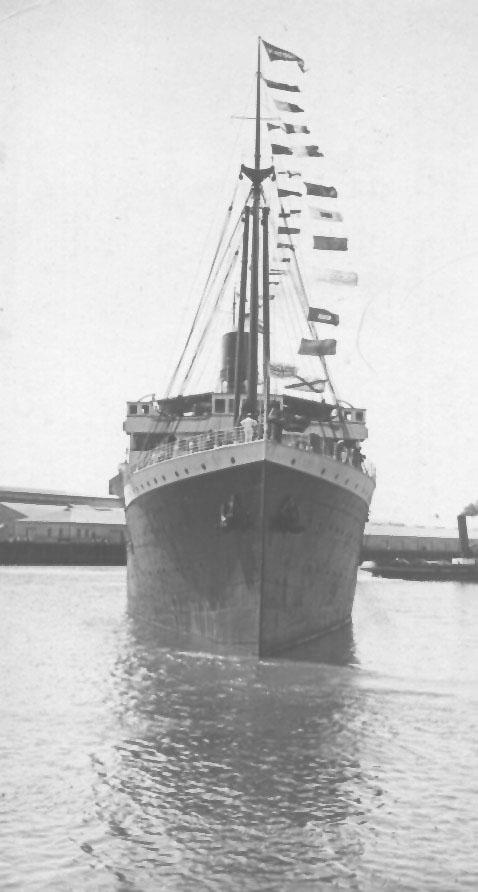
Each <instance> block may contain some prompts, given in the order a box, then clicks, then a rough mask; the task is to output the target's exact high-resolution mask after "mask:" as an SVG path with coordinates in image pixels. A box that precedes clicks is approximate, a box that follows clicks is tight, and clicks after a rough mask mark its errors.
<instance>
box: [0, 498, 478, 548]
mask: <svg viewBox="0 0 478 892" xmlns="http://www.w3.org/2000/svg"><path fill="white" fill-rule="evenodd" d="M125 538H126V527H125V519H124V510H123V505H122V502H121V501H120V499H118V498H117V497H116V496H87V495H78V494H71V493H65V492H52V491H48V490H39V489H19V488H18V487H17V488H14V487H5V486H4V487H1V486H0V564H5V563H19V564H21V563H28V564H35V563H40V564H50V563H51V564H62V563H65V564H74V563H77V564H83V563H85V564H90V563H91V564H102V563H103V564H124V563H126V548H125ZM470 545H471V547H472V549H473V550H474V551H478V538H474V537H473V533H472V532H471V535H470ZM460 554H461V551H460V540H459V536H458V530H457V529H456V528H449V529H446V528H444V527H424V526H405V525H404V524H399V523H377V522H374V521H369V522H368V523H367V524H366V526H365V533H364V540H363V549H362V562H364V561H376V562H378V563H380V562H383V563H389V562H390V561H392V560H393V559H394V558H397V557H398V558H405V559H408V560H410V559H417V558H426V559H428V560H447V559H451V558H453V557H459V556H460Z"/></svg>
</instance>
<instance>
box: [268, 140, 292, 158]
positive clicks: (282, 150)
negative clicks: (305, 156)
mask: <svg viewBox="0 0 478 892" xmlns="http://www.w3.org/2000/svg"><path fill="white" fill-rule="evenodd" d="M271 148H272V154H273V155H293V154H294V153H293V151H292V149H289V148H288V147H287V146H279V145H277V143H275V142H273V143H272V146H271Z"/></svg>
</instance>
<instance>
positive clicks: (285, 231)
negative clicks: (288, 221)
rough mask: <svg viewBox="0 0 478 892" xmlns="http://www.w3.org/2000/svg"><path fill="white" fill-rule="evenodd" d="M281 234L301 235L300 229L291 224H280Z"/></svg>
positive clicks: (279, 231) (279, 230)
mask: <svg viewBox="0 0 478 892" xmlns="http://www.w3.org/2000/svg"><path fill="white" fill-rule="evenodd" d="M277 231H278V233H279V235H299V232H300V229H296V228H292V229H291V228H290V227H289V226H279V228H278V230H277Z"/></svg>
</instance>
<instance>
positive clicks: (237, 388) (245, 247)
mask: <svg viewBox="0 0 478 892" xmlns="http://www.w3.org/2000/svg"><path fill="white" fill-rule="evenodd" d="M250 212H251V209H250V208H249V207H248V205H246V206H245V208H244V232H243V234H242V265H241V290H240V294H239V313H238V319H237V340H236V362H235V369H234V426H236V425H237V424H238V422H239V414H240V405H241V388H242V373H243V368H244V359H243V357H244V320H245V318H246V295H247V260H248V251H249V215H250Z"/></svg>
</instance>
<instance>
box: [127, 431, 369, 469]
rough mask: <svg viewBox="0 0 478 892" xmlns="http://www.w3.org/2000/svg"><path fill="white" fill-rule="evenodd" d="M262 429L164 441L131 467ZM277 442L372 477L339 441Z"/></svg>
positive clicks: (243, 439) (244, 439) (296, 438)
mask: <svg viewBox="0 0 478 892" xmlns="http://www.w3.org/2000/svg"><path fill="white" fill-rule="evenodd" d="M263 439H264V430H263V426H262V424H259V425H258V426H257V430H256V431H255V432H254V435H253V436H252V437H251V435H250V434H249V435H246V434H245V431H244V429H243V428H242V427H234V428H229V430H219V431H208V432H207V433H205V434H199V435H198V436H190V437H182V438H179V439H178V440H176V441H175V442H174V443H168V444H167V445H165V446H161V447H158V448H157V449H152V450H151V452H148V454H147V455H146V456H144V457H143V458H142V459H140V460H139V462H138V463H137V464H136V465H135V466H134V468H132V471H133V473H134V472H135V471H139V470H141V468H146V467H149V466H150V465H156V464H158V463H160V462H163V461H167V460H168V459H171V458H178V457H179V456H182V455H193V454H194V453H196V452H206V451H207V450H209V449H221V448H222V447H223V446H234V445H236V444H238V443H248V442H251V441H252V440H263ZM280 442H281V445H282V446H287V447H288V448H289V449H298V450H299V451H300V452H308V453H315V454H316V455H326V456H327V457H328V458H332V459H334V461H337V462H340V463H341V464H347V465H351V466H352V467H354V468H356V470H358V471H362V473H363V474H365V475H366V476H367V477H371V478H372V479H373V480H375V467H374V465H373V464H372V463H371V462H365V461H364V459H363V457H361V456H360V453H357V450H355V449H349V448H347V447H346V446H344V445H343V444H341V443H339V442H335V443H334V444H333V450H332V451H331V450H330V448H327V447H328V444H326V442H325V440H324V439H323V438H321V437H319V436H315V437H314V440H313V442H311V440H310V438H308V437H305V436H303V435H301V434H291V433H288V432H284V433H283V434H282V437H281V440H280Z"/></svg>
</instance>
